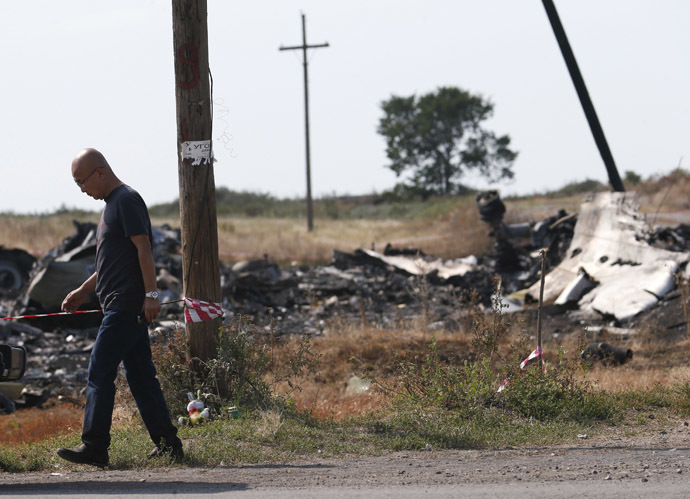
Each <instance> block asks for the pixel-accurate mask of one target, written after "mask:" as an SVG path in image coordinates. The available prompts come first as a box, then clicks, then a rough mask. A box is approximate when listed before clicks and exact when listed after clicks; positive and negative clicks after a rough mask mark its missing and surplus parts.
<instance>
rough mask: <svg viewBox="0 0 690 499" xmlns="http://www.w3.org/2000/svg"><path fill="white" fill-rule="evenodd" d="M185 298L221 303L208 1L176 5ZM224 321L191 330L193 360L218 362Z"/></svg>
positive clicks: (195, 325)
mask: <svg viewBox="0 0 690 499" xmlns="http://www.w3.org/2000/svg"><path fill="white" fill-rule="evenodd" d="M172 5H173V9H172V13H173V49H174V55H175V102H176V105H177V153H178V177H179V185H180V223H181V227H182V280H183V288H184V296H185V297H187V298H195V299H199V300H204V301H209V302H220V301H221V294H220V270H219V266H218V225H217V220H216V186H215V180H214V177H213V147H212V135H211V122H212V119H211V106H212V105H213V103H212V102H211V82H210V73H209V66H208V27H207V24H206V17H207V10H206V0H173V2H172ZM220 322H221V321H220V319H215V320H213V321H207V322H197V323H189V324H187V325H186V332H187V339H188V342H189V347H190V353H191V355H192V357H198V358H199V359H201V360H207V359H210V358H213V357H215V353H216V334H217V331H218V328H219V327H220Z"/></svg>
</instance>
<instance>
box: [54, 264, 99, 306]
mask: <svg viewBox="0 0 690 499" xmlns="http://www.w3.org/2000/svg"><path fill="white" fill-rule="evenodd" d="M97 278H98V276H97V274H96V272H94V273H93V274H91V277H89V278H88V279H87V280H85V281H84V282H83V283H82V285H81V286H79V287H78V288H77V289H75V290H74V291H70V292H69V293H68V295H67V296H66V297H65V299H64V300H63V301H62V311H63V312H74V311H75V310H77V309H78V308H79V307H80V305H81V304H82V303H84V301H86V299H87V298H88V296H89V295H90V294H91V293H93V292H94V291H95V290H96V281H97Z"/></svg>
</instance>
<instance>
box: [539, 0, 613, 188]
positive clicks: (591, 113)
mask: <svg viewBox="0 0 690 499" xmlns="http://www.w3.org/2000/svg"><path fill="white" fill-rule="evenodd" d="M542 3H543V4H544V9H545V10H546V15H547V17H548V18H549V22H550V23H551V28H552V29H553V34H554V35H555V36H556V41H557V42H558V46H559V47H560V48H561V54H562V55H563V59H564V60H565V65H566V66H567V67H568V71H569V72H570V78H571V79H572V80H573V85H575V91H576V92H577V96H578V97H579V98H580V104H581V105H582V109H583V110H584V112H585V116H586V117H587V122H588V123H589V129H590V130H591V131H592V135H593V136H594V142H596V144H597V147H598V148H599V154H600V155H601V159H603V160H604V166H606V172H607V173H608V176H609V182H610V183H611V187H612V188H613V190H614V191H616V192H625V187H624V186H623V181H622V180H621V177H620V175H619V174H618V169H617V168H616V162H615V161H614V160H613V154H611V150H610V149H609V143H608V142H607V141H606V136H605V135H604V129H603V128H601V123H599V118H598V117H597V112H596V111H595V110H594V104H592V99H590V98H589V92H588V91H587V86H586V85H585V80H584V79H583V78H582V73H580V68H579V67H578V65H577V60H576V59H575V54H574V53H573V50H572V49H571V48H570V43H569V42H568V37H567V36H566V34H565V29H563V25H562V24H561V19H560V17H558V12H557V11H556V6H555V5H554V4H553V1H552V0H542Z"/></svg>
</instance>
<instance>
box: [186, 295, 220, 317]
mask: <svg viewBox="0 0 690 499" xmlns="http://www.w3.org/2000/svg"><path fill="white" fill-rule="evenodd" d="M184 304H185V307H186V308H185V310H184V321H185V322H204V321H210V320H213V319H216V318H218V317H223V315H225V313H224V312H223V308H222V307H221V304H220V303H214V302H208V301H203V300H197V299H194V298H185V299H184Z"/></svg>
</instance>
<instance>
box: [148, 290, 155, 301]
mask: <svg viewBox="0 0 690 499" xmlns="http://www.w3.org/2000/svg"><path fill="white" fill-rule="evenodd" d="M146 298H153V299H154V300H157V299H158V291H156V290H154V291H149V292H148V293H146Z"/></svg>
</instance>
